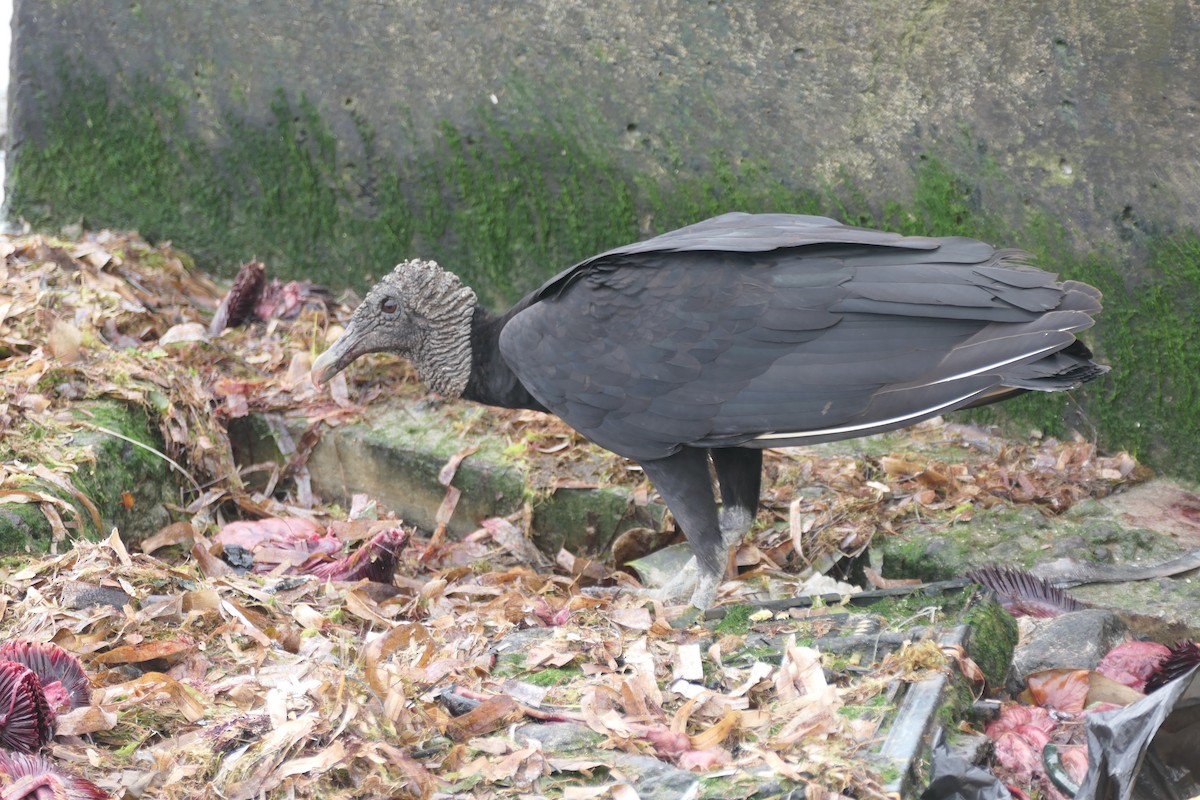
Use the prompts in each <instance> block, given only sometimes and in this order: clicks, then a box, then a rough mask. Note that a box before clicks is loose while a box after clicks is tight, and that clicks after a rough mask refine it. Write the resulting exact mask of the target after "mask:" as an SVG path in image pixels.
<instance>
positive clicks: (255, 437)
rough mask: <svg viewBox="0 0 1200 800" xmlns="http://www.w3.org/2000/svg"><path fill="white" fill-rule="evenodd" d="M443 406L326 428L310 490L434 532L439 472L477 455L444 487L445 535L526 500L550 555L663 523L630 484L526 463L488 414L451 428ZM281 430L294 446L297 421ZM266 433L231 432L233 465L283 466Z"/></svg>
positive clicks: (581, 467)
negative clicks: (448, 509)
mask: <svg viewBox="0 0 1200 800" xmlns="http://www.w3.org/2000/svg"><path fill="white" fill-rule="evenodd" d="M440 407H441V404H438V405H434V404H429V403H416V404H409V405H405V406H404V407H402V408H398V407H395V406H391V407H386V406H385V407H383V408H378V409H372V410H369V411H368V412H366V413H365V414H364V415H363V417H362V418H361V419H360V420H359V421H357V422H354V423H352V424H349V425H342V426H339V427H336V428H326V429H324V430H323V432H322V434H321V438H320V441H319V442H318V444H317V445H316V446H315V447H314V448H313V451H312V453H311V454H310V456H309V458H308V462H307V467H308V471H309V473H310V475H311V478H312V488H313V491H314V492H315V493H316V494H317V495H318V496H319V497H321V498H323V499H325V500H328V501H330V502H335V503H341V504H344V505H345V506H346V507H349V503H350V499H351V496H352V495H354V494H356V493H359V492H362V493H366V494H367V495H369V496H370V497H371V498H372V499H374V500H376V501H378V502H379V503H380V504H382V505H383V506H385V507H386V508H387V509H389V510H391V511H393V512H395V513H396V514H397V515H398V516H399V517H400V518H401V519H403V520H404V521H405V522H406V523H409V524H412V525H416V526H417V527H419V528H421V529H423V530H426V531H432V530H433V529H434V528H435V527H436V525H437V513H438V509H439V507H440V506H441V505H442V502H443V500H444V498H445V497H446V491H447V490H446V487H445V486H443V485H442V484H441V483H440V482H439V480H438V476H439V473H440V472H441V471H442V469H443V468H444V467H445V466H446V464H447V463H448V462H449V460H450V459H451V458H452V457H453V456H454V455H455V454H456V453H460V452H462V451H464V450H467V449H469V448H476V449H475V450H474V452H472V453H471V454H470V455H468V456H467V457H465V458H464V459H463V460H462V462H461V464H460V465H459V467H458V469H457V471H456V472H455V474H454V478H453V480H452V481H451V482H450V485H451V486H453V487H454V488H456V489H458V490H459V491H460V492H461V493H462V494H461V496H460V497H459V500H458V504H457V506H456V508H455V511H454V514H453V516H452V517H451V519H450V522H449V525H448V531H449V532H450V534H451V535H454V536H463V535H466V534H468V533H471V532H472V531H474V530H476V529H478V528H479V525H480V522H482V521H483V520H485V519H488V518H490V517H498V516H508V515H510V514H513V513H516V512H520V511H522V509H523V508H524V506H525V504H526V503H529V504H530V506H531V508H532V512H533V516H532V528H533V538H534V543H535V544H536V545H537V546H538V548H539V549H540V550H541V551H542V552H544V553H546V554H548V555H550V556H553V555H554V554H555V553H557V552H558V551H559V549H560V548H566V549H567V550H569V551H571V552H573V553H577V554H581V555H582V554H597V553H601V552H603V551H605V550H606V549H607V548H608V547H609V545H610V544H611V543H612V540H613V539H614V538H615V537H616V535H617V534H619V533H621V532H622V531H624V530H627V529H629V528H632V527H638V526H644V525H656V524H658V523H660V522H661V520H662V516H663V513H664V511H663V508H662V506H660V505H650V506H638V505H637V504H635V502H634V498H633V493H632V492H631V491H630V490H629V489H628V488H627V487H625V486H619V485H612V484H611V483H610V482H609V481H606V480H605V478H604V476H603V475H602V474H600V470H601V465H599V464H598V463H597V462H596V460H595V459H592V458H590V457H589V458H587V459H581V460H579V461H578V462H572V463H567V462H566V460H562V459H559V460H555V459H553V458H552V457H546V458H544V459H543V458H538V457H533V458H530V457H527V455H526V453H525V452H524V448H523V446H522V445H513V444H512V443H511V441H510V439H509V438H508V437H507V436H503V435H500V434H497V433H495V432H493V431H492V430H491V425H490V422H489V416H488V415H489V411H488V410H487V409H484V408H480V407H472V408H470V409H468V410H465V411H462V414H461V415H459V414H458V411H457V409H456V411H455V415H456V416H457V419H455V420H454V421H450V420H448V419H447V415H446V414H445V413H444V411H443V410H440ZM288 425H289V431H290V433H291V435H292V436H293V438H295V439H297V440H298V438H299V435H300V434H301V433H302V432H303V429H304V427H303V424H302V423H291V422H289V423H288ZM270 428H271V426H270V425H268V424H267V422H266V420H265V419H264V418H263V417H261V416H251V417H248V418H246V419H243V420H238V421H236V423H235V424H234V425H232V426H231V429H230V434H231V438H233V439H234V442H235V457H236V458H237V459H238V461H239V462H241V463H243V464H245V463H261V462H263V461H269V460H278V461H281V462H282V461H283V460H285V459H283V457H282V455H281V454H280V452H279V450H278V448H277V446H276V443H275V439H274V437H273V435H272V433H271V430H270ZM543 461H544V462H546V463H543ZM562 478H567V479H568V480H566V481H563V480H561V479H562ZM564 482H565V483H568V484H569V486H570V488H564V487H563V486H562V485H561V484H563V483H564Z"/></svg>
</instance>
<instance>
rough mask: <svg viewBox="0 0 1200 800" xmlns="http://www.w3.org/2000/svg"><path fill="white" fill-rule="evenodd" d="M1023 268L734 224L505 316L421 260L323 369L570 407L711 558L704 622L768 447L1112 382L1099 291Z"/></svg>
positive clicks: (785, 218)
mask: <svg viewBox="0 0 1200 800" xmlns="http://www.w3.org/2000/svg"><path fill="white" fill-rule="evenodd" d="M1024 260H1025V256H1024V254H1022V253H1019V252H1016V251H1008V250H996V249H994V248H992V247H991V246H989V245H987V244H984V243H983V242H979V241H975V240H973V239H967V238H926V237H904V236H901V235H899V234H894V233H886V232H882V231H874V230H866V229H861V228H853V227H848V226H844V225H841V224H839V223H837V222H835V221H833V220H830V219H826V218H824V217H811V216H796V215H785V214H758V215H751V214H740V213H734V214H725V215H722V216H719V217H714V218H713V219H710V220H706V221H704V222H700V223H697V224H695V225H691V226H688V227H686V228H682V229H680V230H677V231H672V232H670V233H665V234H663V235H661V236H657V237H655V238H653V239H649V240H647V241H643V242H639V243H636V244H631V245H627V246H625V247H619V248H617V249H615V250H610V251H608V252H606V253H602V254H600V255H598V256H595V257H593V258H590V259H588V260H586V261H583V262H581V263H579V264H577V265H575V266H573V267H571V268H570V269H568V270H566V271H564V272H562V273H560V274H558V275H557V276H555V277H554V278H552V279H551V280H550V281H548V282H547V283H546V284H545V285H543V286H542V287H541V288H540V289H538V290H537V291H535V292H533V293H532V294H530V295H529V296H528V297H526V298H525V299H523V300H522V301H520V302H519V303H518V304H517V305H516V306H514V307H513V308H512V309H511V310H510V311H509V312H508V313H507V314H505V315H503V316H502V317H492V316H490V315H488V314H487V313H486V312H485V311H483V310H482V309H481V308H479V307H478V306H477V305H475V303H474V295H473V294H471V293H469V290H466V289H465V288H464V287H461V284H459V283H458V282H457V279H454V278H453V276H451V275H450V273H444V272H441V271H440V269H439V268H437V267H436V265H433V264H432V263H431V262H408V263H406V264H402V265H400V266H399V267H397V268H396V271H395V272H393V273H392V274H391V275H389V276H388V277H387V278H385V279H384V280H383V281H381V282H380V284H378V285H377V286H376V287H375V288H374V289H372V291H371V293H370V294H369V295H368V297H367V299H366V300H365V301H364V302H363V304H362V306H360V307H359V309H358V310H356V311H355V314H354V317H353V318H352V320H351V323H350V325H349V327H348V328H347V330H346V332H345V334H344V335H343V336H342V338H341V339H339V341H338V342H336V343H335V344H334V346H333V347H332V348H330V350H329V351H327V352H326V353H325V354H323V355H322V356H321V357H320V358H319V359H318V361H317V363H316V364H314V367H313V371H314V375H315V376H316V378H317V379H318V380H322V379H325V378H327V377H328V376H329V375H331V374H333V373H334V372H336V371H337V370H339V369H341V368H343V367H344V366H345V365H346V364H348V363H349V362H350V361H352V360H353V359H354V358H356V357H357V356H358V355H361V354H362V353H364V352H371V351H378V350H389V351H393V352H399V353H401V354H402V355H406V356H409V357H410V358H412V359H413V362H414V364H415V365H416V367H417V370H418V373H419V374H421V375H422V377H423V378H425V379H426V380H427V382H429V383H430V384H431V385H433V386H434V387H435V388H439V390H442V391H447V392H448V393H450V394H461V395H462V396H463V397H466V398H468V399H471V400H475V401H478V402H482V403H489V404H492V405H499V406H505V407H525V408H534V409H539V410H548V411H551V412H553V413H555V414H557V415H558V416H559V417H561V418H562V419H563V420H564V421H566V422H567V423H568V424H570V425H571V426H572V427H574V428H575V429H576V430H578V431H579V432H580V433H582V434H583V435H585V436H587V437H588V438H589V439H591V440H592V441H594V442H596V443H597V444H599V445H600V446H602V447H605V448H607V449H609V450H612V451H613V452H615V453H617V454H619V455H622V456H625V457H627V458H631V459H634V460H635V461H637V462H638V463H639V464H641V466H642V467H643V469H644V470H645V472H646V474H647V476H648V477H649V478H650V479H651V480H652V481H653V482H654V485H655V487H656V488H657V489H658V491H659V493H660V494H661V495H662V497H663V499H664V500H665V501H666V503H667V505H668V506H669V507H670V509H671V511H672V513H673V514H674V515H675V518H676V520H677V522H678V523H679V524H680V527H681V528H682V529H683V531H684V533H685V534H686V536H687V538H688V541H689V542H690V543H691V545H692V548H693V550H694V552H695V554H696V557H697V560H698V562H699V565H700V582H699V585H698V586H697V588H696V590H695V593H694V594H693V596H692V600H693V603H695V604H697V605H700V606H705V605H708V604H709V603H710V602H711V600H712V598H713V595H714V593H715V590H716V586H717V583H718V581H719V579H720V576H721V574H722V572H723V569H724V565H725V559H724V556H723V551H722V548H723V547H725V546H727V545H730V544H732V543H733V542H735V541H736V540H737V539H738V538H740V537H741V535H742V534H744V533H745V532H746V530H747V529H748V527H749V524H750V522H751V521H752V519H753V516H754V512H755V509H756V506H757V501H758V491H759V481H760V473H761V462H762V458H761V449H762V448H765V447H786V446H793V445H803V444H811V443H816V442H823V441H831V440H836V439H845V438H851V437H855V436H863V435H868V434H872V433H878V432H881V431H887V430H893V429H896V428H900V427H904V426H906V425H911V424H913V423H916V422H919V421H920V420H923V419H926V418H929V417H932V416H935V415H938V414H942V413H945V412H949V411H953V410H955V409H958V408H964V407H970V406H976V405H981V404H983V403H989V402H994V401H996V400H1000V399H1004V398H1006V397H1009V396H1012V395H1014V394H1017V393H1020V392H1023V391H1027V390H1042V391H1057V390H1063V389H1071V388H1074V387H1077V386H1079V385H1080V384H1081V383H1083V382H1084V381H1087V380H1090V379H1092V378H1094V377H1096V376H1098V375H1100V374H1102V373H1104V372H1105V371H1107V367H1103V366H1100V365H1097V364H1095V363H1093V362H1092V361H1091V353H1089V352H1088V350H1087V348H1086V347H1085V346H1084V345H1083V344H1082V343H1081V342H1079V341H1078V340H1077V339H1076V338H1075V334H1076V333H1077V332H1079V331H1081V330H1083V329H1085V328H1087V327H1089V326H1090V325H1091V324H1092V315H1093V314H1095V313H1096V312H1098V311H1099V310H1100V294H1099V292H1098V291H1096V290H1095V289H1093V288H1092V287H1090V286H1087V285H1085V284H1082V283H1077V282H1074V281H1065V282H1058V281H1056V279H1055V276H1053V275H1051V274H1049V273H1046V272H1043V271H1041V270H1038V269H1035V268H1033V267H1031V266H1028V265H1026V264H1025V263H1024ZM426 271H427V272H428V275H427V274H426ZM415 272H420V273H421V276H420V277H419V278H418V277H414V276H415ZM430 275H432V276H436V280H435V279H434V278H431V277H429V276H430ZM439 282H446V285H445V286H442V285H441V283H439ZM429 287H433V288H429ZM464 293H465V294H464ZM427 295H432V299H430V297H427ZM447 298H450V299H447ZM443 307H445V308H448V309H450V311H448V312H446V313H442V312H441V311H440V309H442V308H443ZM467 307H469V309H468V308H467ZM395 309H399V310H398V311H396V312H395V313H388V310H395ZM435 351H436V352H435ZM438 353H440V355H438ZM710 456H711V458H712V461H713V464H714V466H715V468H716V473H717V478H718V483H719V486H720V490H721V496H722V500H723V505H724V509H723V511H722V513H721V514H718V511H717V505H716V501H715V498H714V496H713V492H712V487H711V484H710V477H709V471H708V460H709V457H710Z"/></svg>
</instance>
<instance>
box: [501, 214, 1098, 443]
mask: <svg viewBox="0 0 1200 800" xmlns="http://www.w3.org/2000/svg"><path fill="white" fill-rule="evenodd" d="M655 243H657V245H656V244H655ZM797 243H799V244H797ZM1018 259H1019V256H1018V255H1017V254H1014V253H1004V252H997V251H994V250H993V249H992V248H991V247H990V246H988V245H986V244H983V243H981V242H977V241H974V240H970V239H909V238H905V237H901V236H898V235H894V234H885V233H880V232H877V231H863V230H859V229H855V228H848V227H845V226H841V225H838V224H836V223H834V222H832V221H830V220H825V219H824V218H821V217H790V216H786V215H757V216H750V215H728V214H727V215H724V216H722V217H717V218H715V219H713V220H709V221H708V222H704V223H700V224H698V225H694V226H691V227H690V228H684V229H682V230H681V231H676V232H674V233H671V234H666V235H664V236H661V237H658V238H657V239H652V240H649V241H648V242H643V243H641V244H639V245H631V246H630V247H627V248H619V249H617V250H613V251H610V252H609V253H607V254H604V255H601V256H598V257H596V258H593V259H590V260H588V261H586V262H583V263H582V264H580V265H578V266H576V267H574V268H572V269H571V270H568V271H566V272H564V273H562V274H561V275H559V276H558V277H556V278H555V279H553V280H551V281H550V282H549V283H548V284H546V286H544V287H543V288H542V289H541V290H539V293H537V294H536V295H535V296H536V297H538V298H540V299H538V300H537V301H536V302H533V303H532V304H531V305H529V307H528V308H526V309H525V310H523V311H521V312H520V313H518V314H517V315H516V316H514V317H513V318H512V319H511V320H510V321H509V323H508V324H507V325H506V326H505V328H504V330H503V332H502V333H501V338H500V347H501V352H502V354H503V356H504V358H505V360H506V361H508V363H509V364H510V365H511V367H512V368H513V370H514V371H515V372H516V374H517V375H518V377H519V378H520V380H521V382H522V383H523V384H524V385H525V386H526V387H527V388H528V389H529V391H530V393H532V394H533V395H534V397H536V398H537V399H538V400H539V401H540V402H541V403H543V404H544V405H545V406H546V407H547V408H549V409H550V410H552V411H554V412H555V413H556V414H558V415H559V416H560V417H562V418H563V419H564V420H565V421H566V422H567V423H569V424H570V425H571V426H572V427H574V428H575V429H577V430H578V431H580V432H581V433H583V434H584V435H586V436H588V437H589V438H590V439H592V440H593V441H595V442H596V443H597V444H599V445H601V446H603V447H606V448H608V449H610V450H612V451H614V452H616V453H619V454H621V455H625V456H627V457H630V458H635V459H638V460H648V459H655V458H662V457H664V456H666V455H669V454H671V453H673V452H675V451H677V450H678V449H679V447H680V446H684V445H693V446H729V445H744V446H758V447H770V446H786V445H794V444H805V443H811V442H818V441H826V440H831V439H841V438H849V437H852V436H860V435H864V434H869V433H873V432H877V431H882V430H888V429H893V428H898V427H903V426H905V425H908V424H912V423H913V422H917V421H919V420H920V419H924V418H926V417H929V416H933V415H936V414H940V413H942V412H945V411H950V410H953V409H955V408H961V407H963V406H966V405H971V404H975V403H979V402H982V401H984V400H985V399H986V398H988V397H989V396H990V395H991V394H992V393H996V392H1007V393H1011V391H1012V390H1014V389H1028V388H1046V389H1058V388H1066V387H1067V386H1070V385H1073V384H1074V383H1077V382H1078V381H1079V379H1080V377H1081V376H1080V373H1079V370H1081V369H1084V367H1083V366H1082V365H1084V364H1088V362H1086V360H1085V359H1086V355H1087V353H1086V350H1083V348H1082V346H1081V345H1076V344H1074V342H1075V338H1074V336H1073V332H1074V331H1077V330H1080V329H1082V328H1085V327H1087V326H1089V325H1090V324H1091V321H1092V320H1091V317H1090V316H1089V313H1091V312H1094V311H1096V310H1098V309H1099V302H1098V297H1097V296H1096V294H1095V291H1094V290H1092V289H1090V287H1084V286H1082V285H1080V284H1074V283H1070V282H1068V283H1063V284H1058V283H1055V282H1054V276H1052V275H1050V274H1048V273H1045V272H1041V271H1039V270H1034V269H1031V268H1028V267H1025V266H1022V265H1021V264H1019V263H1018ZM1071 347H1074V348H1077V349H1078V350H1080V351H1082V353H1080V354H1076V353H1074V352H1073V351H1071V350H1068V348H1071ZM1064 350H1066V351H1067V352H1066V353H1063V352H1061V351H1064ZM1093 369H1094V367H1093ZM1006 387H1008V388H1006Z"/></svg>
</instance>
